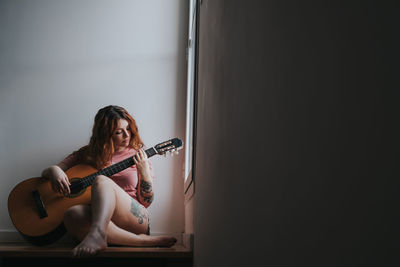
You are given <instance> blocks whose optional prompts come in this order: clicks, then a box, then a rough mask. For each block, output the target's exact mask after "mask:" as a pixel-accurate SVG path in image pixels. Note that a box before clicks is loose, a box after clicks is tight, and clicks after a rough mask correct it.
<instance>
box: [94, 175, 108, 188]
mask: <svg viewBox="0 0 400 267" xmlns="http://www.w3.org/2000/svg"><path fill="white" fill-rule="evenodd" d="M110 182H112V181H111V179H110V178H108V177H107V176H104V175H98V176H96V178H95V179H94V181H93V184H92V187H99V186H104V185H105V186H107V185H109V183H110Z"/></svg>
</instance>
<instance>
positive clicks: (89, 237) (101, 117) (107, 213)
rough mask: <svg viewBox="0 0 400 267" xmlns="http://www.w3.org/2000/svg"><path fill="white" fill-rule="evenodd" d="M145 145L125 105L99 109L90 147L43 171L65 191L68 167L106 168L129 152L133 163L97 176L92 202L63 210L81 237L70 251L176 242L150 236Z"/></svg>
mask: <svg viewBox="0 0 400 267" xmlns="http://www.w3.org/2000/svg"><path fill="white" fill-rule="evenodd" d="M143 146H144V144H143V142H142V140H141V138H140V136H139V132H138V127H137V126H136V122H135V120H134V119H133V118H132V116H131V115H129V113H128V112H127V111H126V110H125V109H124V108H122V107H119V106H111V105H110V106H106V107H104V108H102V109H100V110H99V111H98V112H97V114H96V116H95V120H94V125H93V130H92V136H91V138H90V141H89V144H88V145H87V146H84V147H82V148H81V149H79V150H78V151H75V152H73V153H72V154H71V155H69V156H68V157H66V158H65V159H64V160H63V161H61V162H60V163H59V164H57V165H54V166H50V167H49V168H46V169H45V170H43V172H42V176H43V177H45V178H48V179H50V182H51V186H52V189H53V190H54V191H55V192H58V193H60V194H64V195H67V194H69V193H70V188H69V185H70V182H69V180H68V177H67V175H66V174H65V172H64V171H66V170H67V169H69V168H71V167H72V166H74V165H76V164H88V165H91V166H93V167H95V168H96V169H103V168H104V167H107V166H109V165H112V164H115V163H117V162H119V161H121V160H124V159H126V158H128V157H130V156H132V157H133V160H134V162H135V165H133V166H132V167H130V168H127V169H125V170H123V171H121V172H119V173H117V174H114V175H112V176H110V177H106V176H103V175H99V176H97V177H96V179H95V180H94V182H93V184H92V186H91V205H90V206H89V205H76V206H73V207H71V208H69V209H68V210H67V211H66V212H65V215H64V224H65V227H66V228H67V231H68V232H69V233H70V234H71V235H72V236H73V237H75V238H77V239H79V240H80V241H81V242H80V243H79V244H78V245H77V246H76V247H75V248H74V249H73V250H72V254H73V256H78V257H80V256H91V255H95V254H96V253H97V252H99V251H100V250H102V249H104V248H106V247H107V244H115V245H126V246H167V247H169V246H172V245H173V244H175V242H176V239H175V238H173V237H165V236H158V237H156V236H150V235H149V216H148V212H147V207H149V206H150V204H151V202H152V200H153V190H152V188H153V173H152V168H151V163H150V161H149V159H148V158H147V155H146V153H145V152H144V150H143Z"/></svg>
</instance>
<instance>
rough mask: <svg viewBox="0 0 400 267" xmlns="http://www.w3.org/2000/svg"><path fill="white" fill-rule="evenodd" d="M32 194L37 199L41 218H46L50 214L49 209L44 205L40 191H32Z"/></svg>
mask: <svg viewBox="0 0 400 267" xmlns="http://www.w3.org/2000/svg"><path fill="white" fill-rule="evenodd" d="M32 195H33V199H34V200H35V204H36V207H37V208H38V211H39V217H40V219H43V218H46V217H47V216H48V215H47V211H46V208H45V207H44V204H43V201H42V199H41V197H40V193H39V191H38V190H34V191H32Z"/></svg>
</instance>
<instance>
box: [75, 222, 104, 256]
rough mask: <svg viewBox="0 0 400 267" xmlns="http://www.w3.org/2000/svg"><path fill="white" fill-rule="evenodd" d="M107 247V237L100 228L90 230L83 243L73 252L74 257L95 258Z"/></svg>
mask: <svg viewBox="0 0 400 267" xmlns="http://www.w3.org/2000/svg"><path fill="white" fill-rule="evenodd" d="M106 247H107V242H106V235H105V233H104V232H103V231H101V230H100V229H99V228H92V229H90V231H89V233H88V234H87V236H86V237H85V238H84V239H83V240H82V242H81V243H80V244H79V245H77V246H76V247H75V248H74V249H73V250H72V256H73V257H87V256H94V255H96V254H97V253H98V252H99V251H100V250H103V249H105V248H106Z"/></svg>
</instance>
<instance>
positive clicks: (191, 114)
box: [185, 0, 197, 193]
mask: <svg viewBox="0 0 400 267" xmlns="http://www.w3.org/2000/svg"><path fill="white" fill-rule="evenodd" d="M196 11H197V0H190V6H189V32H188V45H187V55H186V56H187V66H188V69H187V100H186V139H185V140H186V145H185V193H186V192H187V190H188V188H189V187H190V186H191V184H192V182H193V177H192V176H193V175H192V173H193V172H192V168H193V152H194V150H193V147H194V129H195V108H194V107H195V91H196V90H195V87H196V34H197V30H196V28H197V25H196V24H197V23H196V21H197V19H196V18H197V14H196V13H197V12H196Z"/></svg>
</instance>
